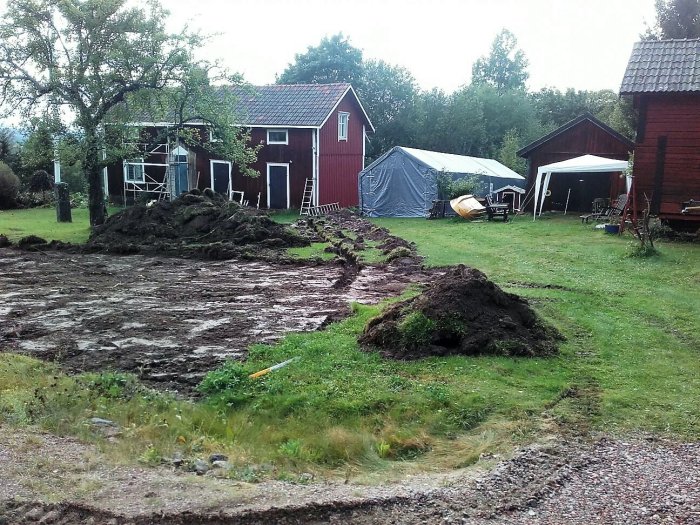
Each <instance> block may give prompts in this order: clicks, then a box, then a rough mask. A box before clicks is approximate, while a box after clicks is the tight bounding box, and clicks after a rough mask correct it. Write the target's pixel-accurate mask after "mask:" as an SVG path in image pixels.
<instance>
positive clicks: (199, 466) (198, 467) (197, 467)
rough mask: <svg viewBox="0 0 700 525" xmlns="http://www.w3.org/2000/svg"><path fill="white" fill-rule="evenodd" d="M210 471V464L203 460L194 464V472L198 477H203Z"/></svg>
mask: <svg viewBox="0 0 700 525" xmlns="http://www.w3.org/2000/svg"><path fill="white" fill-rule="evenodd" d="M208 470H209V463H207V462H206V461H204V460H202V459H198V460H196V461H195V462H194V471H195V472H196V473H197V475H198V476H203V475H204V474H206V473H207V471H208Z"/></svg>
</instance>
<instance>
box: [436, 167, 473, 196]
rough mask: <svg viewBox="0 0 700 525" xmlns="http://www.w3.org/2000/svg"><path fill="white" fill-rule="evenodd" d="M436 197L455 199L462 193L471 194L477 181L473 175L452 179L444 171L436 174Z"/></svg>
mask: <svg viewBox="0 0 700 525" xmlns="http://www.w3.org/2000/svg"><path fill="white" fill-rule="evenodd" d="M437 185H438V197H439V198H441V199H455V198H457V197H461V196H462V195H470V194H473V193H474V191H475V190H476V188H477V182H476V180H475V179H474V178H473V177H463V178H461V179H452V177H450V175H448V174H446V173H440V174H439V175H438V176H437Z"/></svg>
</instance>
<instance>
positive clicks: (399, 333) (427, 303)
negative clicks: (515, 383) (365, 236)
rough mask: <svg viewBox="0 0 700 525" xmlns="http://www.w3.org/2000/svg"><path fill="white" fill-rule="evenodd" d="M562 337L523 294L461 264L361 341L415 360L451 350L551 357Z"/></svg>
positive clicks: (370, 327) (374, 324) (379, 320)
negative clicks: (501, 287)
mask: <svg viewBox="0 0 700 525" xmlns="http://www.w3.org/2000/svg"><path fill="white" fill-rule="evenodd" d="M562 339H563V336H562V335H561V334H560V333H559V332H558V331H557V330H556V329H555V328H553V327H550V326H547V325H545V324H544V322H543V321H542V320H541V319H540V318H539V317H538V316H537V314H536V313H535V312H534V310H532V309H531V308H530V307H529V306H528V304H527V301H526V300H525V299H523V298H521V297H519V296H517V295H514V294H510V293H506V292H504V291H503V290H501V289H500V288H499V287H498V286H496V285H495V284H494V283H493V282H491V281H489V280H488V279H487V278H486V276H485V275H484V274H483V273H481V272H480V271H478V270H475V269H473V268H468V267H465V266H462V265H460V266H458V267H455V268H453V269H451V270H450V271H448V272H447V273H446V274H444V275H443V276H441V277H438V278H437V279H436V280H435V281H434V282H433V284H431V285H430V286H429V287H428V288H427V289H426V290H425V291H424V292H423V293H422V294H420V295H418V296H416V297H414V298H412V299H409V300H407V301H403V302H400V303H397V304H395V305H393V306H391V307H390V308H389V309H388V310H386V311H385V312H384V313H383V314H382V315H380V316H378V317H376V318H374V319H372V320H371V321H370V322H369V323H368V324H367V327H366V328H365V331H364V333H363V334H362V336H361V337H360V343H361V344H362V345H364V346H369V347H374V348H376V349H378V350H379V351H380V353H381V354H382V355H383V356H385V357H392V358H396V359H417V358H421V357H428V356H434V355H440V356H442V355H452V354H461V355H506V356H547V355H553V354H556V353H557V352H558V348H557V346H558V342H559V341H560V340H562Z"/></svg>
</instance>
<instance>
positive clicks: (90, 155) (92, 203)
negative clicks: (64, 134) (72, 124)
mask: <svg viewBox="0 0 700 525" xmlns="http://www.w3.org/2000/svg"><path fill="white" fill-rule="evenodd" d="M98 153H99V144H98V140H97V130H96V129H87V126H86V129H85V164H84V165H83V170H84V173H85V178H86V179H87V183H88V210H89V211H90V225H91V226H99V225H100V224H102V223H104V222H105V217H106V213H105V211H106V207H105V200H104V187H103V184H102V165H101V163H100V161H99V160H98Z"/></svg>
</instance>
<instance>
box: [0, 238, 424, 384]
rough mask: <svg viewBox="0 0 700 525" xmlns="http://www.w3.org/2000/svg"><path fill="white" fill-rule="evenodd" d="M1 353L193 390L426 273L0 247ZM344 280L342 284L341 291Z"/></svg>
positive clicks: (335, 265)
mask: <svg viewBox="0 0 700 525" xmlns="http://www.w3.org/2000/svg"><path fill="white" fill-rule="evenodd" d="M0 267H1V268H2V270H3V271H2V272H0V351H2V350H5V351H12V352H20V353H26V354H29V355H33V356H35V357H39V358H42V359H46V360H56V361H58V362H60V363H62V364H63V365H64V366H65V367H66V368H67V369H69V370H71V371H85V370H122V371H129V372H134V373H136V374H137V375H138V376H139V377H140V378H141V379H142V380H144V381H145V382H147V383H149V384H152V385H153V384H157V385H160V386H161V387H168V388H175V389H178V390H183V389H184V390H188V389H189V388H191V387H192V386H193V385H195V384H197V383H198V382H199V380H200V379H201V377H202V376H203V374H204V373H205V372H206V371H208V370H211V369H213V368H216V367H217V366H218V365H220V364H221V363H222V362H223V361H224V360H226V359H230V358H240V357H242V356H243V355H244V354H245V351H246V349H247V348H248V346H250V345H251V344H253V343H260V342H262V343H268V342H272V341H275V340H277V339H279V338H280V337H282V336H283V335H284V334H285V333H288V332H295V331H308V330H317V329H319V328H321V327H323V326H324V325H325V324H326V323H328V322H329V321H333V320H337V319H340V318H343V317H345V316H347V315H348V314H349V313H350V309H349V304H350V301H358V302H362V303H366V304H372V303H377V302H379V301H380V300H382V299H384V298H386V297H391V296H394V295H398V294H400V293H401V292H402V291H403V290H404V289H405V287H406V286H407V285H408V284H409V283H411V282H416V281H420V280H421V279H427V278H428V276H429V274H428V273H421V272H418V273H412V274H409V275H406V274H404V273H403V272H402V271H400V269H397V268H394V267H392V266H387V267H372V266H370V267H366V268H363V269H361V270H360V271H359V273H357V274H356V275H353V279H351V280H348V281H347V282H345V280H344V279H345V272H344V269H343V267H342V265H338V264H330V263H329V264H324V265H316V266H309V265H294V264H280V265H275V264H270V263H266V262H256V261H237V260H229V261H201V260H192V259H179V258H167V257H145V256H140V255H134V256H114V255H98V254H92V255H78V254H68V253H63V252H48V253H41V252H18V251H14V250H8V249H0ZM339 281H343V282H342V283H341V284H340V285H338V283H339Z"/></svg>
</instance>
